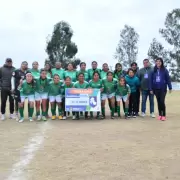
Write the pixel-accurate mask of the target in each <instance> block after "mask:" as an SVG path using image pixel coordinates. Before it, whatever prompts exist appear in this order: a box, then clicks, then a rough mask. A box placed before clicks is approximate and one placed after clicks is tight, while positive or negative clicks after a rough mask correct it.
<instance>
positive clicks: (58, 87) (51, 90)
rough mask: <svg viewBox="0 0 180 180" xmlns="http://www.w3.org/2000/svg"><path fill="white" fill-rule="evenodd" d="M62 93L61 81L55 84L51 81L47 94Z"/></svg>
mask: <svg viewBox="0 0 180 180" xmlns="http://www.w3.org/2000/svg"><path fill="white" fill-rule="evenodd" d="M61 94H62V82H59V83H58V84H55V83H54V82H52V83H51V84H50V87H49V96H57V95H61Z"/></svg>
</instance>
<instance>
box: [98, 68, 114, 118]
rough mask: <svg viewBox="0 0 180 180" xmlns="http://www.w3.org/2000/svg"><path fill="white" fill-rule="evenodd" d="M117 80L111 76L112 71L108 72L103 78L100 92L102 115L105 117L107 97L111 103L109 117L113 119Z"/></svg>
mask: <svg viewBox="0 0 180 180" xmlns="http://www.w3.org/2000/svg"><path fill="white" fill-rule="evenodd" d="M116 86H117V80H116V79H114V78H113V73H112V72H110V71H109V72H108V73H107V78H106V79H103V87H104V90H103V92H102V102H101V106H102V116H103V118H105V102H106V99H108V100H109V101H110V103H111V119H114V112H115V92H116Z"/></svg>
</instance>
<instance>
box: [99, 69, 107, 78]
mask: <svg viewBox="0 0 180 180" xmlns="http://www.w3.org/2000/svg"><path fill="white" fill-rule="evenodd" d="M100 75H101V79H106V78H107V72H105V71H103V70H102V71H101V74H100Z"/></svg>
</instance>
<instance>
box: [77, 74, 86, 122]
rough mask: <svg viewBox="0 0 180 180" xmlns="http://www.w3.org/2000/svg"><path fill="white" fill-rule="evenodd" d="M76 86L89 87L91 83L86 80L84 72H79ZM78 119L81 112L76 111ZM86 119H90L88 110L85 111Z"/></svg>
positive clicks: (80, 87)
mask: <svg viewBox="0 0 180 180" xmlns="http://www.w3.org/2000/svg"><path fill="white" fill-rule="evenodd" d="M74 88H78V89H87V88H89V83H88V82H86V81H84V74H83V73H79V74H78V81H77V82H75V83H74ZM76 119H77V120H79V112H76ZM85 119H88V112H85Z"/></svg>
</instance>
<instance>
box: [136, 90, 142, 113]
mask: <svg viewBox="0 0 180 180" xmlns="http://www.w3.org/2000/svg"><path fill="white" fill-rule="evenodd" d="M140 96H141V93H140V90H139V89H137V91H136V100H137V111H136V113H139V106H140Z"/></svg>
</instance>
